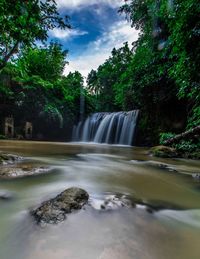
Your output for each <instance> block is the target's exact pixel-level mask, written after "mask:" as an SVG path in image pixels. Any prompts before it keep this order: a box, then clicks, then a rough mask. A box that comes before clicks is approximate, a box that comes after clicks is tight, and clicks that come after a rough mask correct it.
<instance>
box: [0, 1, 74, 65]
mask: <svg viewBox="0 0 200 259" xmlns="http://www.w3.org/2000/svg"><path fill="white" fill-rule="evenodd" d="M0 24H1V27H0V69H2V68H3V67H4V66H5V65H6V63H7V62H8V60H9V59H10V58H11V57H13V55H14V54H16V53H19V51H20V50H21V49H22V48H23V47H25V46H29V47H30V46H31V45H32V44H33V43H34V42H35V41H36V40H37V41H43V42H44V41H46V40H47V38H48V31H49V30H52V29H54V28H55V27H58V28H60V29H66V28H70V25H69V22H68V17H67V16H66V17H64V18H62V17H61V16H59V13H58V10H57V3H56V1H55V0H45V1H41V0H33V1H28V0H15V1H12V0H1V3H0Z"/></svg>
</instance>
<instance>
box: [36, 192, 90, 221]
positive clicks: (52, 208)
mask: <svg viewBox="0 0 200 259" xmlns="http://www.w3.org/2000/svg"><path fill="white" fill-rule="evenodd" d="M88 199H89V195H88V193H87V192H86V191H84V190H83V189H80V188H76V187H72V188H69V189H66V190H65V191H63V192H62V193H60V194H59V195H57V196H56V197H55V198H53V199H50V200H48V201H45V202H43V203H42V204H41V206H39V207H38V208H36V209H33V210H31V215H32V216H33V217H34V219H35V220H36V222H37V223H38V224H40V225H41V226H43V225H46V224H57V223H59V222H61V221H63V220H65V219H66V214H67V213H71V212H72V211H73V210H79V209H81V208H82V207H83V206H84V205H85V204H86V203H87V202H88Z"/></svg>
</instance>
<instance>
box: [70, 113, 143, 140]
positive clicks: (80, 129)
mask: <svg viewBox="0 0 200 259" xmlns="http://www.w3.org/2000/svg"><path fill="white" fill-rule="evenodd" d="M138 114H139V111H138V110H134V111H129V112H113V113H106V112H100V113H94V114H92V115H91V116H90V117H88V118H87V119H86V120H85V121H81V122H79V123H78V125H77V126H75V127H74V129H73V141H83V142H97V143H108V144H121V145H132V143H133V140H134V133H135V128H136V123H137V118H138Z"/></svg>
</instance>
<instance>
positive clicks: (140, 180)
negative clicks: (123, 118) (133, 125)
mask: <svg viewBox="0 0 200 259" xmlns="http://www.w3.org/2000/svg"><path fill="white" fill-rule="evenodd" d="M0 150H2V151H5V152H8V153H12V154H17V155H22V156H25V157H26V159H25V160H23V161H21V162H19V163H18V165H17V166H18V167H21V166H25V165H26V166H27V165H31V166H33V167H37V166H45V167H46V166H47V167H49V168H50V173H48V174H45V175H36V176H31V177H25V178H19V179H9V180H6V179H0V190H6V191H9V192H11V193H12V194H13V199H11V200H9V201H4V200H0V259H36V258H37V259H140V258H141V259H143V258H144V259H199V258H200V245H199V239H200V182H198V181H197V180H195V179H194V178H193V177H192V174H193V173H200V162H199V161H192V160H184V159H157V158H153V157H151V156H149V155H148V149H144V148H138V147H125V146H111V145H97V144H84V143H51V142H28V141H0ZM160 163H165V164H167V165H168V168H163V166H162V167H160V166H159V164H160ZM175 170H176V171H175ZM71 186H77V187H81V188H83V189H85V190H86V191H88V193H89V194H90V197H91V200H90V201H91V202H92V203H93V204H95V203H96V204H98V202H99V200H100V199H102V197H106V195H110V194H115V193H120V194H129V195H132V196H136V197H139V198H142V199H143V200H145V201H151V202H152V201H153V202H159V203H161V204H172V205H176V206H178V207H180V208H184V210H171V209H164V210H161V211H158V212H155V213H148V212H147V211H146V210H145V208H144V207H143V206H137V207H136V208H119V209H113V210H109V211H102V210H97V209H94V208H92V207H86V208H85V209H84V210H81V211H78V212H75V213H72V214H70V215H68V216H67V219H66V221H64V222H63V223H60V224H58V225H56V226H54V225H49V226H47V227H45V228H40V227H38V226H36V225H35V223H34V221H33V219H32V218H31V217H30V215H29V209H30V208H32V207H34V206H37V205H39V204H40V203H41V202H42V201H44V200H47V199H49V198H51V197H54V196H55V195H56V194H58V193H59V192H61V191H63V190H64V189H66V188H68V187H71ZM94 207H95V206H94ZM97 207H98V206H97Z"/></svg>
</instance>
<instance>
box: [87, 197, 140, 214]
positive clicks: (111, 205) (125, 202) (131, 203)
mask: <svg viewBox="0 0 200 259" xmlns="http://www.w3.org/2000/svg"><path fill="white" fill-rule="evenodd" d="M141 202H142V201H141V200H140V199H138V198H136V197H132V196H129V195H126V194H108V195H105V196H104V197H101V198H94V199H91V201H90V205H91V206H92V208H94V209H95V210H105V211H107V210H116V209H119V208H123V207H124V208H134V207H136V205H137V204H139V203H141Z"/></svg>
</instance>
